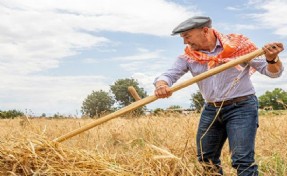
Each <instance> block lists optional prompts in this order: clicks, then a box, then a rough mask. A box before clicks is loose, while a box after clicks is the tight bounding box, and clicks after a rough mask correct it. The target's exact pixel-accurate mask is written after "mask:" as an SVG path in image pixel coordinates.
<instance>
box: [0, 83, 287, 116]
mask: <svg viewBox="0 0 287 176" xmlns="http://www.w3.org/2000/svg"><path fill="white" fill-rule="evenodd" d="M129 86H133V87H134V88H135V89H136V91H137V93H138V94H139V96H140V97H141V98H145V97H147V93H146V91H145V90H144V89H143V88H142V87H139V83H138V81H137V80H135V79H133V78H126V79H119V80H117V81H116V82H115V83H114V84H113V85H110V90H109V91H108V92H107V91H103V90H99V91H92V93H91V94H89V95H88V96H87V97H86V98H85V100H84V101H83V103H82V107H81V112H82V114H83V116H88V117H91V118H99V117H101V116H103V115H107V114H109V113H111V112H114V111H117V110H118V109H120V108H123V107H125V106H128V105H129V104H131V103H133V102H135V101H136V100H135V99H134V98H133V97H132V95H131V94H130V93H129V92H128V87H129ZM258 100H259V108H260V109H268V110H285V109H286V108H287V92H286V91H284V90H283V89H281V88H275V89H274V90H273V91H266V92H265V93H264V94H263V95H261V96H259V97H258ZM190 101H191V104H190V109H192V110H194V111H197V112H200V111H201V108H202V107H203V105H204V99H203V97H202V95H201V93H200V92H199V91H197V92H195V93H193V94H191V98H190ZM180 108H181V107H180V106H178V105H173V106H171V107H169V108H168V109H180ZM146 110H147V109H146V107H145V106H144V107H141V108H138V109H136V110H134V111H132V112H130V114H131V115H132V116H139V115H142V114H143V113H144V112H145V111H146ZM159 110H162V109H160V108H157V109H156V110H155V111H159ZM23 115H24V113H23V112H21V111H19V110H8V111H1V110H0V118H1V119H6V118H9V119H10V118H15V117H18V116H23Z"/></svg>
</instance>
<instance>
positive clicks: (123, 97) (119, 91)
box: [110, 78, 147, 114]
mask: <svg viewBox="0 0 287 176" xmlns="http://www.w3.org/2000/svg"><path fill="white" fill-rule="evenodd" d="M129 86H133V87H134V88H135V90H136V91H137V93H138V95H139V96H140V97H141V98H144V97H146V96H147V93H146V92H145V91H144V89H143V88H140V87H139V83H138V82H137V80H135V79H133V78H131V79H129V78H126V79H119V80H117V81H116V82H115V83H114V85H111V86H110V88H111V91H112V93H113V94H114V96H115V100H116V101H117V103H118V104H119V106H120V108H122V107H125V106H128V105H129V104H131V103H133V102H135V99H134V98H133V97H132V95H131V94H130V93H129V91H128V87H129ZM145 109H146V108H145V107H142V108H138V109H137V110H135V112H136V114H143V112H144V110H145Z"/></svg>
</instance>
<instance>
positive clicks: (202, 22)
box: [171, 16, 211, 35]
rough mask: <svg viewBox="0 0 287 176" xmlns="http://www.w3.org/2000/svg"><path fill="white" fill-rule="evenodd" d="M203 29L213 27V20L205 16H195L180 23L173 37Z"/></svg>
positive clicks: (173, 32) (174, 30)
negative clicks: (191, 30)
mask: <svg viewBox="0 0 287 176" xmlns="http://www.w3.org/2000/svg"><path fill="white" fill-rule="evenodd" d="M202 27H211V19H210V18H209V17H205V16H194V17H191V18H189V19H187V20H185V21H184V22H182V23H180V24H179V25H178V26H177V27H176V28H174V29H173V31H172V34H171V35H176V34H179V33H182V32H185V31H188V30H190V29H195V28H202Z"/></svg>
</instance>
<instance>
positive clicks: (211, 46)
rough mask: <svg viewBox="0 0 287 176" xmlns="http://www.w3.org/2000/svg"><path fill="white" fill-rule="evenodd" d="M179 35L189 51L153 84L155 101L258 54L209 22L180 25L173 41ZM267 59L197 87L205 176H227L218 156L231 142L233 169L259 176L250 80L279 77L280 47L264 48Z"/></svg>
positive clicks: (255, 114) (239, 38) (243, 39)
mask: <svg viewBox="0 0 287 176" xmlns="http://www.w3.org/2000/svg"><path fill="white" fill-rule="evenodd" d="M177 34H179V35H180V36H181V37H182V38H183V41H184V44H185V45H186V47H185V49H184V54H182V55H181V56H179V57H178V58H177V60H176V61H175V63H174V64H173V65H172V67H171V68H170V69H168V70H167V71H166V72H164V73H163V74H161V75H160V76H159V77H157V78H156V79H155V82H154V84H155V87H156V88H155V95H156V96H157V97H158V98H166V97H169V96H171V94H172V91H171V90H170V87H171V86H172V85H173V84H174V83H175V82H176V81H177V80H178V79H179V78H180V77H181V76H183V75H184V74H185V73H186V72H188V71H190V72H191V74H192V75H193V76H196V75H199V74H201V73H203V72H206V71H208V70H209V69H211V68H214V67H216V66H219V65H222V64H224V63H226V62H228V61H230V60H233V59H236V58H238V57H240V56H242V55H245V54H248V53H250V52H252V51H255V50H256V49H257V47H256V46H255V45H254V44H253V43H252V42H251V41H250V40H249V39H248V38H247V37H245V36H243V35H239V34H229V35H224V34H221V33H220V32H218V31H217V30H215V29H213V28H212V27H211V19H210V18H209V17H205V16H194V17H192V18H189V19H187V20H186V21H184V22H182V23H180V24H179V25H178V26H177V27H176V28H175V29H174V30H173V31H172V35H177ZM262 49H263V51H264V54H265V59H262V58H256V59H253V60H251V61H249V62H246V63H243V64H240V65H237V66H236V67H233V68H229V69H227V70H225V71H223V72H220V73H218V74H216V75H214V76H211V77H208V78H206V79H204V80H202V81H199V82H198V83H197V84H198V87H199V89H200V91H201V93H202V96H203V98H204V99H205V105H204V107H203V110H202V113H201V117H200V123H199V126H198V131H197V137H196V142H197V156H198V160H199V161H200V162H202V163H203V168H204V170H205V173H209V174H211V173H213V174H223V171H222V169H221V161H220V154H221V150H222V147H223V145H224V143H225V141H226V139H228V141H229V148H230V151H231V159H232V166H233V167H234V168H235V169H237V174H238V175H240V176H247V175H258V168H257V165H256V163H255V159H254V153H255V136H256V131H257V127H258V100H257V97H256V96H255V90H254V87H253V85H252V82H251V80H250V75H251V74H252V73H254V72H255V71H258V72H260V73H261V74H264V75H266V76H268V77H271V78H276V77H279V76H280V75H281V74H282V72H283V69H284V68H283V65H282V62H281V61H280V59H279V56H278V54H279V53H280V52H281V51H283V50H284V48H283V44H282V43H279V42H274V43H269V44H266V45H265V46H264V47H263V48H262Z"/></svg>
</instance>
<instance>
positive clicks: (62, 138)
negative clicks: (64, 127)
mask: <svg viewBox="0 0 287 176" xmlns="http://www.w3.org/2000/svg"><path fill="white" fill-rule="evenodd" d="M262 54H264V51H263V50H262V49H258V50H256V51H253V52H251V53H249V54H246V55H244V56H241V57H238V58H236V59H234V60H232V61H229V62H227V63H225V64H222V65H220V66H218V67H215V68H212V69H210V70H208V71H206V72H204V73H201V74H199V75H197V76H195V77H192V78H191V79H188V80H186V81H184V82H182V83H180V84H177V85H175V86H173V87H171V88H170V90H171V91H172V92H175V91H178V90H180V89H182V88H185V87H187V86H190V85H192V84H193V83H196V82H198V81H201V80H203V79H205V78H207V77H210V76H212V75H215V74H217V73H220V72H222V71H224V70H226V69H228V68H231V67H234V66H236V65H238V64H241V63H244V62H248V61H250V60H252V59H253V58H255V57H258V56H261V55H262ZM157 99H158V98H157V97H156V96H155V95H151V96H148V97H146V98H143V99H139V100H137V101H136V102H134V103H132V104H130V105H128V106H126V107H124V108H122V109H119V110H118V111H116V112H113V113H111V114H109V115H106V116H104V117H101V118H99V119H96V120H95V121H94V122H92V123H89V124H87V125H85V126H83V127H80V128H78V129H75V130H73V131H71V132H68V133H67V134H64V135H62V136H60V137H58V138H56V139H54V140H53V141H54V142H63V141H65V140H67V139H69V138H72V137H73V136H76V135H78V134H80V133H82V132H84V131H87V130H89V129H91V128H93V127H95V126H97V125H100V124H102V123H105V122H107V121H109V120H111V119H114V118H116V117H119V116H121V115H123V114H125V113H127V112H130V111H132V110H135V109H137V108H139V107H142V106H144V105H146V104H149V103H151V102H153V101H155V100H157Z"/></svg>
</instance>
